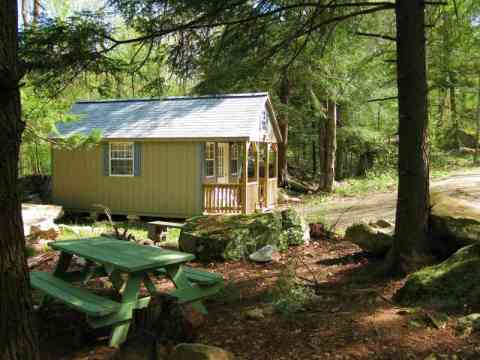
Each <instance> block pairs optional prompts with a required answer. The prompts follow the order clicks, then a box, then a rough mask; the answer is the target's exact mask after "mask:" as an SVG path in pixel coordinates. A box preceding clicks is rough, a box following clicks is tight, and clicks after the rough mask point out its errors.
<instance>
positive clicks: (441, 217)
mask: <svg viewBox="0 0 480 360" xmlns="http://www.w3.org/2000/svg"><path fill="white" fill-rule="evenodd" d="M430 204H431V211H430V231H431V234H432V237H433V238H434V239H435V240H436V241H435V244H436V246H435V250H436V251H437V252H438V253H439V254H440V255H443V256H448V255H450V254H452V253H454V252H455V251H456V250H458V249H459V248H461V247H463V246H466V245H470V244H473V243H476V242H478V241H479V240H480V206H479V205H478V202H473V201H469V200H468V199H467V198H461V197H460V195H459V194H457V195H455V194H446V193H435V192H432V193H431V195H430Z"/></svg>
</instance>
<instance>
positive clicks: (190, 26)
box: [105, 2, 395, 49]
mask: <svg viewBox="0 0 480 360" xmlns="http://www.w3.org/2000/svg"><path fill="white" fill-rule="evenodd" d="M363 6H369V7H372V8H370V9H367V10H362V11H357V12H353V13H350V14H347V15H344V16H339V17H334V18H332V19H330V20H327V21H326V22H325V23H326V24H328V23H333V22H340V21H343V20H346V19H348V18H351V17H354V16H357V15H364V14H370V13H374V12H377V11H382V10H388V9H394V8H395V4H394V3H392V2H377V3H372V2H359V3H347V4H334V3H331V4H329V5H319V4H318V3H299V4H292V5H288V6H282V7H279V8H276V9H274V10H271V11H268V12H265V13H261V14H255V15H253V16H249V17H245V18H241V19H238V20H233V21H219V22H214V23H202V21H203V20H207V19H208V18H210V15H211V14H208V13H207V14H204V15H202V16H200V17H198V18H196V19H193V20H191V21H189V22H187V23H184V24H177V25H175V26H172V27H170V28H169V29H165V30H162V31H157V32H152V33H150V34H147V35H144V36H139V37H136V38H130V39H125V40H118V39H115V38H114V37H111V36H107V35H105V38H106V39H107V40H110V41H111V42H112V43H114V45H113V46H112V49H113V48H114V47H116V46H117V45H119V44H131V43H135V42H140V41H145V40H149V39H155V38H159V37H162V36H165V35H169V34H173V33H176V32H179V31H185V30H199V29H204V28H216V27H220V26H232V25H240V24H243V23H248V22H252V21H255V20H258V19H261V18H267V17H272V16H273V15H276V14H278V13H282V12H287V11H290V10H294V9H298V8H305V7H313V8H316V9H325V10H326V9H336V8H345V7H363Z"/></svg>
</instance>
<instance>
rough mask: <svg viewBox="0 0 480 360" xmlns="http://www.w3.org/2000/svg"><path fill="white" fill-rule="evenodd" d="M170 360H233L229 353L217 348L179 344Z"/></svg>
mask: <svg viewBox="0 0 480 360" xmlns="http://www.w3.org/2000/svg"><path fill="white" fill-rule="evenodd" d="M168 359H169V360H233V359H235V357H234V356H233V354H232V353H231V352H229V351H226V350H223V349H221V348H219V347H216V346H208V345H203V344H178V345H177V346H175V349H173V352H172V353H171V354H170V356H169V358H168Z"/></svg>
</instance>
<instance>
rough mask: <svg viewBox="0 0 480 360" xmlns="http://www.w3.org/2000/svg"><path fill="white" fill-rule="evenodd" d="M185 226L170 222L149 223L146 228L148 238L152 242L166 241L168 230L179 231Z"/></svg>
mask: <svg viewBox="0 0 480 360" xmlns="http://www.w3.org/2000/svg"><path fill="white" fill-rule="evenodd" d="M184 225H185V224H183V223H178V222H171V221H150V222H148V223H147V226H148V238H149V239H151V240H153V241H154V242H159V241H162V240H166V236H167V231H168V229H170V228H171V229H181V228H183V226H184Z"/></svg>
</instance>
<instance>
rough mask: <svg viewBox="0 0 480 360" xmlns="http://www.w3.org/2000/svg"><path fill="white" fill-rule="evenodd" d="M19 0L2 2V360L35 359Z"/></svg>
mask: <svg viewBox="0 0 480 360" xmlns="http://www.w3.org/2000/svg"><path fill="white" fill-rule="evenodd" d="M17 11H18V8H17V0H3V1H1V2H0V49H2V51H0V249H1V252H2V255H1V259H0V294H1V297H2V299H1V301H0V339H2V340H1V342H2V346H1V347H0V359H2V360H30V359H38V358H39V355H38V343H37V337H36V334H35V332H34V330H33V324H32V309H33V308H32V298H31V293H30V283H29V274H28V270H27V262H26V258H25V238H24V235H23V223H22V216H21V203H20V198H19V191H18V160H19V159H18V155H19V149H20V141H21V135H22V132H23V129H24V124H23V122H22V121H21V113H20V92H19V87H18V80H19V79H18V78H19V71H18V68H17V20H18V13H17Z"/></svg>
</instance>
